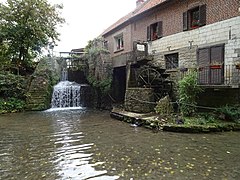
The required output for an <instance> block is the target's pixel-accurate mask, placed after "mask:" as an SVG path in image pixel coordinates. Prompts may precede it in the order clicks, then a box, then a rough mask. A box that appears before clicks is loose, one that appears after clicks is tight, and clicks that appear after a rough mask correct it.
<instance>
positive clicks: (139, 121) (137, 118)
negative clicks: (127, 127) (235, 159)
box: [110, 108, 240, 133]
mask: <svg viewBox="0 0 240 180" xmlns="http://www.w3.org/2000/svg"><path fill="white" fill-rule="evenodd" d="M110 116H111V117H112V118H114V119H117V120H120V121H124V122H127V123H131V124H132V125H133V126H143V127H146V128H149V129H152V130H162V131H171V132H180V133H211V132H223V131H240V124H236V123H224V124H223V123H222V124H216V125H182V124H172V123H168V122H167V119H166V118H164V117H160V116H159V115H158V114H156V113H133V112H128V111H124V110H122V109H118V108H113V110H112V111H111V112H110Z"/></svg>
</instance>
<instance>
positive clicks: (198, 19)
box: [183, 5, 206, 31]
mask: <svg viewBox="0 0 240 180" xmlns="http://www.w3.org/2000/svg"><path fill="white" fill-rule="evenodd" d="M204 25H206V5H201V6H198V7H195V8H193V9H189V10H188V11H186V12H184V13H183V30H184V31H186V30H191V29H195V28H198V27H201V26H204Z"/></svg>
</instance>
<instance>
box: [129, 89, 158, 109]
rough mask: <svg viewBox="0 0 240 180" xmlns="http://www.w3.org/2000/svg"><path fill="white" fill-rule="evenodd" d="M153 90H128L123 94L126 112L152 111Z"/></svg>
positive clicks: (153, 103)
mask: <svg viewBox="0 0 240 180" xmlns="http://www.w3.org/2000/svg"><path fill="white" fill-rule="evenodd" d="M155 106H156V104H155V102H154V94H153V89H151V88H128V89H127V90H126V94H125V104H124V108H125V110H126V111H130V112H137V113H148V112H152V111H154V107H155Z"/></svg>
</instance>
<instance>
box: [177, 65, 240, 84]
mask: <svg viewBox="0 0 240 180" xmlns="http://www.w3.org/2000/svg"><path fill="white" fill-rule="evenodd" d="M187 73H188V72H186V71H182V72H181V77H184V76H185V75H186V74H187ZM197 73H198V84H199V85H202V86H229V87H239V85H240V67H238V66H236V65H216V66H212V65H211V66H210V65H209V66H204V67H199V68H197Z"/></svg>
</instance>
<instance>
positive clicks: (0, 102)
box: [0, 97, 25, 114]
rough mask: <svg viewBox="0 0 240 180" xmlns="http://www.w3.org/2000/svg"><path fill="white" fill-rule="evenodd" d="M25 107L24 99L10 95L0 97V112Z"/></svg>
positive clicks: (19, 109) (16, 110)
mask: <svg viewBox="0 0 240 180" xmlns="http://www.w3.org/2000/svg"><path fill="white" fill-rule="evenodd" d="M24 107H25V101H23V100H20V99H17V98H14V97H11V98H7V99H0V114H2V113H10V112H18V111H22V110H23V109H24Z"/></svg>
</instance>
